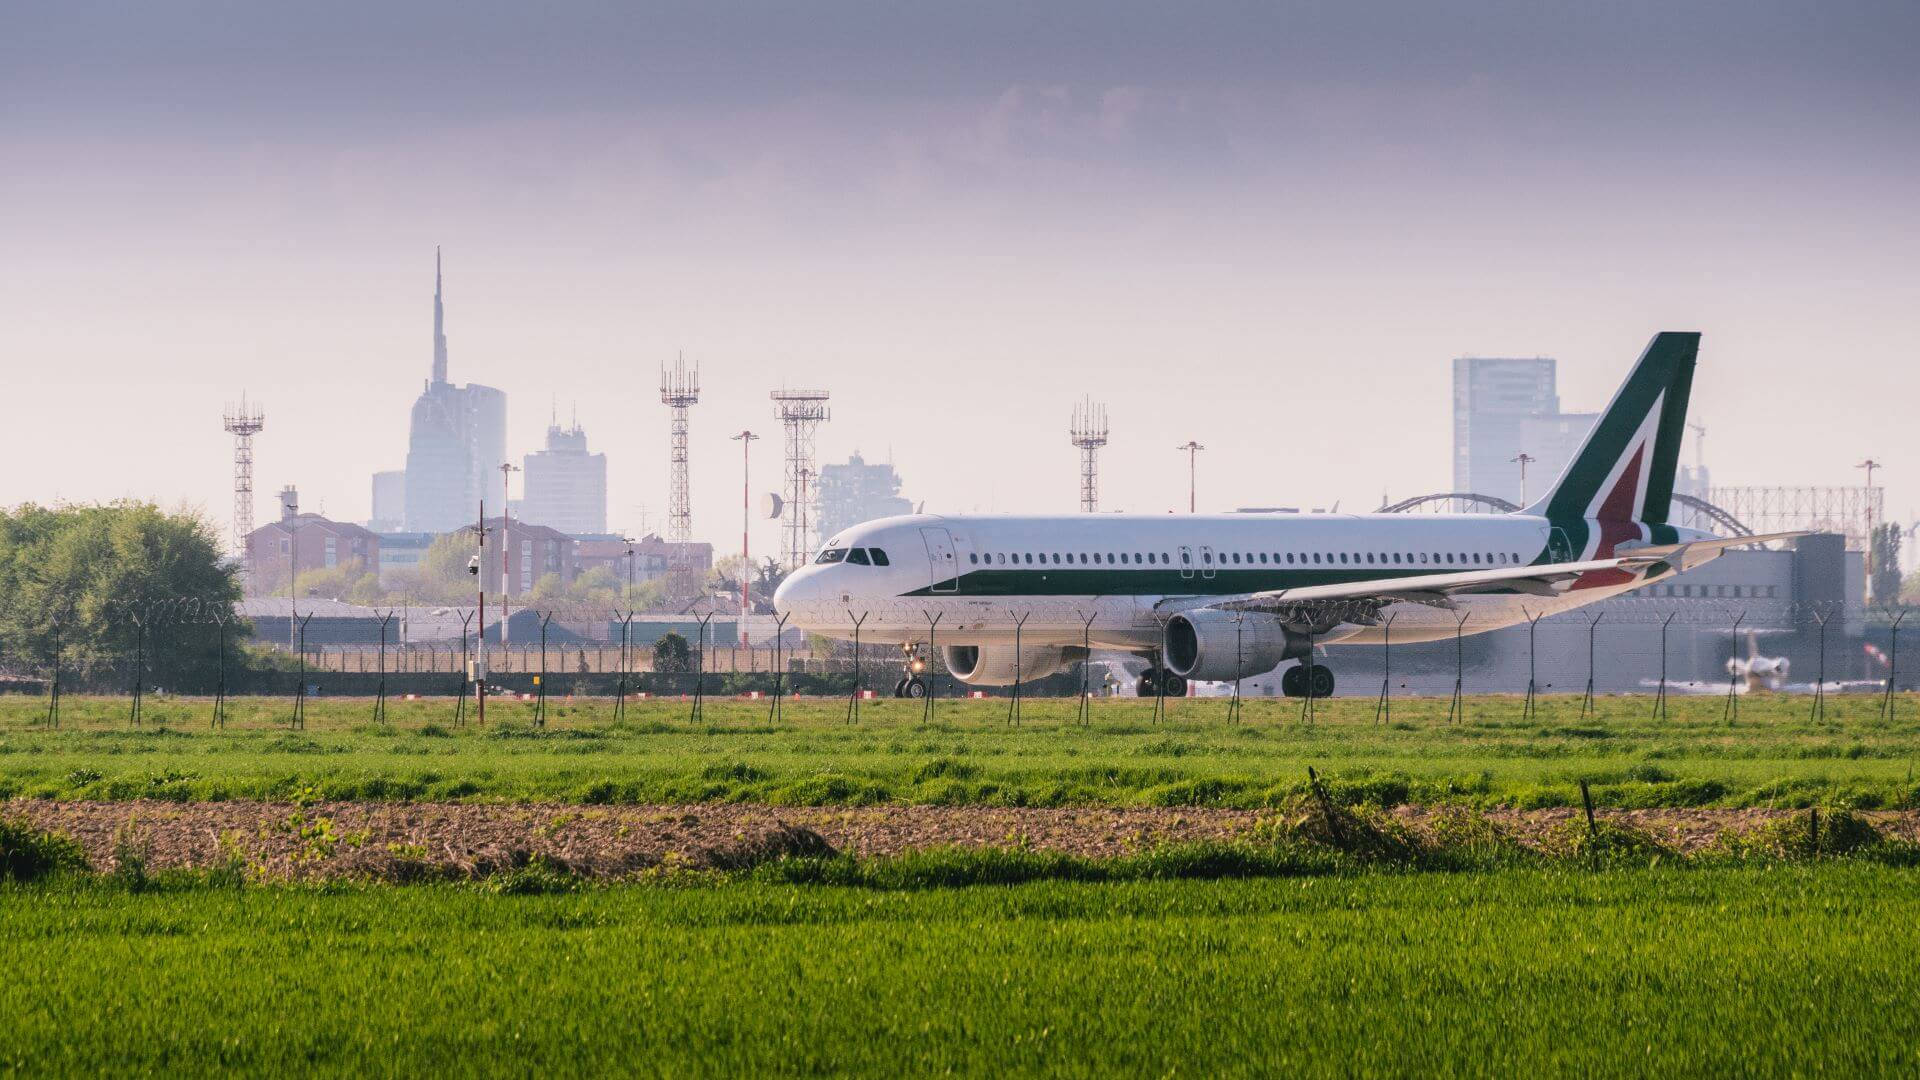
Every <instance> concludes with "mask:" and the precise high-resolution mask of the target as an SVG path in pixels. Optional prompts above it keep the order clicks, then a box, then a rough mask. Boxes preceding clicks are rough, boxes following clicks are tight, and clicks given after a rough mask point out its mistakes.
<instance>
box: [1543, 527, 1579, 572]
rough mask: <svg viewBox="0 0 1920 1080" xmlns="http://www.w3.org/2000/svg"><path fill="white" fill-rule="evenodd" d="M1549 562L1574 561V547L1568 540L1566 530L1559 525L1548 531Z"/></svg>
mask: <svg viewBox="0 0 1920 1080" xmlns="http://www.w3.org/2000/svg"><path fill="white" fill-rule="evenodd" d="M1547 561H1548V562H1555V563H1564V562H1572V561H1573V545H1572V544H1571V543H1569V542H1568V540H1567V534H1566V530H1564V529H1562V528H1560V527H1559V526H1558V525H1556V526H1554V527H1553V528H1551V529H1548V530H1547Z"/></svg>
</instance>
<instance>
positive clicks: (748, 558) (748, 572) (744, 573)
mask: <svg viewBox="0 0 1920 1080" xmlns="http://www.w3.org/2000/svg"><path fill="white" fill-rule="evenodd" d="M759 437H760V436H758V435H755V434H754V433H753V432H751V431H742V432H741V433H740V434H738V435H735V436H732V438H733V441H735V442H737V443H739V444H740V644H742V645H745V644H747V616H749V615H751V614H752V613H753V603H752V600H750V599H749V595H748V592H747V590H748V588H749V585H748V583H749V582H751V581H752V580H753V554H752V551H751V549H750V548H749V546H748V543H747V538H748V535H749V531H750V530H749V525H750V523H751V522H752V521H753V515H752V510H751V507H752V505H753V496H752V491H753V482H752V480H751V479H750V474H751V470H752V458H753V455H752V450H753V441H754V440H755V439H758V438H759Z"/></svg>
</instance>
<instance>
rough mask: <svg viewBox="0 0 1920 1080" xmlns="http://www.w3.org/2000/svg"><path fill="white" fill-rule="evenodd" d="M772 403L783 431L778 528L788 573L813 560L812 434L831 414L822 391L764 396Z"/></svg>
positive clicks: (779, 393) (775, 393)
mask: <svg viewBox="0 0 1920 1080" xmlns="http://www.w3.org/2000/svg"><path fill="white" fill-rule="evenodd" d="M767 396H768V397H770V398H772V399H773V401H774V406H775V408H776V410H777V412H778V413H779V416H780V423H781V425H782V426H784V427H785V428H786V432H787V506H786V509H785V511H784V513H785V514H786V521H785V523H784V525H783V528H782V530H781V531H782V533H783V537H784V545H783V546H784V547H785V549H786V550H785V551H783V552H782V555H783V556H784V557H785V559H786V562H787V568H788V569H789V570H797V569H799V568H800V567H802V566H805V565H806V563H807V560H808V559H810V558H812V557H813V544H814V535H813V519H814V513H813V505H812V500H813V498H814V492H815V491H817V490H818V488H817V487H816V486H814V485H813V484H812V480H813V478H814V476H815V473H814V471H813V433H814V429H815V428H818V427H819V426H820V424H821V422H822V421H825V420H827V419H829V418H830V417H831V416H832V414H831V413H830V412H829V411H828V410H827V392H826V391H825V390H775V391H774V392H773V393H771V394H769V395H767Z"/></svg>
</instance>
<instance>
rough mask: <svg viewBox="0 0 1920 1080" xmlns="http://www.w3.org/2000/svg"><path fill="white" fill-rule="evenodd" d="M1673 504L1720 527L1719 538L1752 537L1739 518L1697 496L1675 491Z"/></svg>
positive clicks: (1751, 531) (1750, 530) (1750, 531)
mask: <svg viewBox="0 0 1920 1080" xmlns="http://www.w3.org/2000/svg"><path fill="white" fill-rule="evenodd" d="M1673 503H1674V505H1675V506H1684V507H1686V508H1687V509H1689V510H1691V511H1693V512H1694V513H1696V514H1699V515H1700V516H1701V517H1703V518H1706V519H1707V520H1708V521H1711V522H1713V523H1714V524H1715V525H1718V526H1719V527H1720V528H1719V530H1718V531H1719V533H1720V535H1721V536H1752V535H1753V530H1752V529H1749V528H1747V526H1746V523H1744V522H1742V521H1741V520H1740V519H1739V518H1737V517H1734V516H1733V515H1732V514H1729V513H1727V512H1726V511H1725V510H1722V509H1720V508H1719V507H1717V506H1715V505H1713V504H1712V503H1710V502H1708V501H1707V500H1705V499H1702V498H1700V497H1698V496H1695V495H1682V494H1680V493H1679V492H1677V491H1676V492H1674V495H1673Z"/></svg>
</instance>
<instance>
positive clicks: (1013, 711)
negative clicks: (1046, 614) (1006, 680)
mask: <svg viewBox="0 0 1920 1080" xmlns="http://www.w3.org/2000/svg"><path fill="white" fill-rule="evenodd" d="M1032 617H1033V612H1031V611H1029V612H1027V613H1025V614H1023V615H1021V616H1020V617H1019V618H1017V619H1014V618H1013V612H1011V611H1009V612H1007V618H1009V619H1013V695H1012V697H1011V698H1010V699H1009V700H1008V702H1007V723H1009V724H1012V725H1013V726H1014V727H1019V726H1020V675H1021V671H1020V635H1021V632H1022V631H1024V630H1025V629H1026V626H1027V620H1028V619H1030V618H1032Z"/></svg>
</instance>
